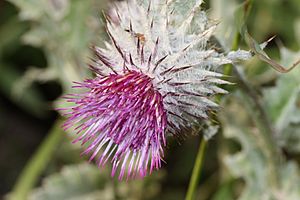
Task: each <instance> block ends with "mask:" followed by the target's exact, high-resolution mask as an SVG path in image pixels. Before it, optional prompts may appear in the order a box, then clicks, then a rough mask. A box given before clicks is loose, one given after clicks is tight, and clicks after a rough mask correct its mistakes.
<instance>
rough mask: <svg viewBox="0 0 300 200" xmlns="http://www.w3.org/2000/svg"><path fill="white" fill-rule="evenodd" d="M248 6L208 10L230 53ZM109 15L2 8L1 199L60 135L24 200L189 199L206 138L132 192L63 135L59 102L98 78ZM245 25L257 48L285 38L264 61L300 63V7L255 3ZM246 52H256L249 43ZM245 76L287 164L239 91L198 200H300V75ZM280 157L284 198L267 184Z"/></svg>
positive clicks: (171, 148)
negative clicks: (96, 52) (96, 51)
mask: <svg viewBox="0 0 300 200" xmlns="http://www.w3.org/2000/svg"><path fill="white" fill-rule="evenodd" d="M242 2H243V1H235V0H226V1H225V0H210V1H205V3H204V5H203V6H202V7H203V8H204V9H207V12H208V15H209V16H210V18H211V19H216V20H218V21H220V22H221V23H220V24H219V29H218V31H219V32H218V35H217V38H218V39H219V40H220V42H221V43H222V44H223V45H224V46H225V47H226V48H228V49H230V48H231V43H232V37H233V36H234V34H235V32H236V29H237V28H236V27H235V23H234V11H235V9H236V8H237V7H238V5H240V3H242ZM107 6H108V4H107V1H103V0H102V1H99V0H98V1H97V0H85V1H82V0H9V1H3V0H2V1H0V177H1V178H0V180H1V181H0V199H1V198H4V197H5V196H6V195H7V194H8V193H9V192H11V190H12V188H14V186H15V184H16V181H17V180H18V177H20V174H21V172H22V170H23V169H24V167H25V165H26V163H28V161H29V160H30V159H31V158H32V156H33V154H34V152H36V151H37V149H38V147H39V146H40V144H41V142H42V141H43V139H44V138H45V137H46V136H47V135H48V134H49V132H51V131H52V132H53V131H55V132H57V136H56V137H57V138H56V141H57V142H55V146H54V147H53V148H52V149H51V147H50V148H49V149H50V150H49V149H48V150H49V151H50V152H51V153H49V154H48V155H50V157H49V158H46V159H44V162H45V164H46V166H44V167H42V169H41V174H38V175H39V176H38V177H37V178H36V179H35V180H36V181H37V182H36V183H34V185H33V186H34V187H35V189H34V190H30V191H29V193H28V194H27V195H26V196H23V197H22V198H24V199H92V200H93V199H166V200H169V199H170V200H172V199H184V196H185V193H186V190H187V187H188V183H189V179H190V175H191V171H192V169H193V164H194V160H195V157H196V153H197V148H198V145H199V143H200V137H199V136H191V137H189V138H187V139H186V140H185V141H182V142H181V143H180V144H179V143H178V141H175V140H172V139H170V140H169V144H168V148H167V149H166V158H165V160H166V164H164V166H163V168H162V170H160V171H158V172H155V173H153V174H152V175H151V176H150V177H148V178H146V179H145V180H136V181H129V182H128V183H126V182H118V181H116V180H115V179H112V178H110V176H109V172H108V168H110V167H109V166H107V167H106V168H105V169H102V170H98V169H97V168H95V167H94V166H93V165H88V164H86V162H84V161H85V160H86V159H87V158H86V157H79V152H80V148H79V147H78V146H76V145H70V141H71V136H70V135H67V134H65V133H64V132H62V131H61V130H60V129H59V128H57V126H56V125H57V124H58V123H59V122H60V121H58V122H57V119H58V118H59V117H58V116H59V115H58V113H57V112H55V111H54V110H53V108H54V107H55V106H56V105H57V101H56V100H57V98H58V97H59V96H61V95H62V94H65V93H66V92H68V91H69V90H70V85H71V83H72V81H76V80H82V79H83V78H84V77H91V73H90V72H89V71H88V70H87V63H88V62H89V58H90V57H92V54H91V52H90V50H89V46H90V45H91V44H96V45H102V43H103V41H104V40H107V36H106V35H105V30H104V27H103V19H102V14H101V13H102V10H107ZM247 25H248V28H249V32H250V33H251V34H252V36H253V37H254V38H255V39H256V40H257V41H260V42H263V41H266V40H267V39H268V38H270V37H271V36H273V35H277V37H276V39H275V40H273V41H272V42H271V43H270V44H269V45H268V47H267V48H266V52H268V53H269V55H270V56H271V57H272V58H274V59H275V60H277V61H278V62H280V63H281V64H284V65H291V64H292V63H293V61H296V59H297V58H298V59H299V58H300V1H299V0H256V1H253V7H252V10H251V13H250V16H249V20H248V22H247ZM283 44H284V46H285V47H284V46H283ZM240 47H241V48H243V49H248V47H247V46H246V45H245V43H243V41H241V45H240ZM240 69H241V71H242V73H243V74H244V75H245V78H246V79H247V81H248V82H249V83H250V84H251V85H252V87H253V90H255V91H256V92H257V93H258V95H259V97H260V100H261V101H262V103H263V105H264V108H265V110H266V112H267V115H268V117H269V118H270V121H271V123H272V126H273V127H274V129H276V134H277V135H275V136H274V137H275V140H276V141H275V143H272V142H271V145H274V146H276V147H278V149H279V151H280V154H278V155H277V154H274V155H271V157H270V155H269V154H268V148H272V147H269V146H268V145H266V144H264V143H263V142H265V141H264V139H261V138H263V136H262V135H260V130H259V127H258V126H259V125H258V124H259V123H257V122H255V119H253V118H255V117H253V116H255V113H254V115H252V114H251V113H250V111H249V110H252V108H251V102H250V103H248V104H247V101H248V100H247V98H249V97H247V96H245V95H244V94H243V92H241V91H240V88H239V87H240V86H239V84H237V85H235V86H234V88H232V89H231V90H232V93H231V94H230V95H228V96H226V97H223V98H222V101H221V107H222V109H221V110H222V111H221V113H220V114H217V118H218V121H219V122H218V123H219V124H220V125H221V130H220V131H219V133H218V134H217V135H216V136H215V137H214V138H212V139H211V140H210V141H209V144H208V147H207V151H206V153H205V162H204V168H203V171H202V175H201V181H200V184H199V187H198V189H197V197H196V199H199V200H203V199H214V200H222V199H224V200H227V199H269V198H268V197H269V196H272V197H274V196H275V197H274V198H273V199H282V200H290V199H291V200H293V199H295V200H299V199H300V194H299V193H300V178H299V164H300V100H299V96H300V95H299V94H300V93H299V91H300V90H299V89H300V70H299V69H296V70H294V71H293V72H292V73H290V74H285V75H280V74H278V73H276V72H275V71H274V70H273V69H272V68H270V67H268V66H267V65H266V64H265V63H262V62H260V61H259V60H258V59H257V58H254V59H251V61H249V62H247V63H244V65H243V66H240ZM248 106H249V108H248ZM249 113H250V114H249ZM258 118H259V117H258ZM53 126H55V127H54V128H53ZM51 127H52V128H51ZM262 134H263V133H262ZM59 135H60V136H59ZM261 142H262V144H261ZM269 142H270V141H269ZM273 142H274V141H273ZM266 149H267V150H266ZM272 156H275V157H279V158H276V159H279V163H280V167H279V168H277V169H276V170H277V171H276V173H278V176H279V185H280V187H279V189H278V191H277V190H275V189H274V187H273V186H272V184H270V183H269V182H268V181H267V180H268V177H269V176H270V174H269V168H268V166H269V164H270V165H272V162H273V161H272V159H275V157H272ZM41 160H43V159H41ZM273 164H274V163H273ZM275 165H276V164H275ZM29 185H30V184H29ZM269 193H270V194H269Z"/></svg>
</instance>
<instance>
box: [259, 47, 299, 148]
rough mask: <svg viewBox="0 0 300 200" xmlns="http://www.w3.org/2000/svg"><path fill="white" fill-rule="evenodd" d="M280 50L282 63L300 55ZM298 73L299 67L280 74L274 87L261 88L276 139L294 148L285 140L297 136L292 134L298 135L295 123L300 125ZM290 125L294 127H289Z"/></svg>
mask: <svg viewBox="0 0 300 200" xmlns="http://www.w3.org/2000/svg"><path fill="white" fill-rule="evenodd" d="M280 52H281V63H282V64H283V65H289V64H291V63H292V62H293V61H294V60H295V58H297V57H298V58H299V57H300V52H292V51H290V50H288V49H286V48H281V49H280ZM299 74H300V68H299V67H298V68H295V69H294V70H292V71H291V72H289V73H287V74H280V75H279V76H278V79H277V81H276V85H275V86H274V87H271V88H266V89H264V90H263V94H264V102H265V106H266V110H267V112H268V114H269V115H270V117H271V120H272V122H273V124H274V126H275V129H276V131H277V134H278V137H279V139H278V141H279V142H280V143H281V145H283V146H284V147H286V148H287V149H289V148H291V149H294V150H295V149H299V148H298V147H296V148H295V147H292V146H289V145H288V144H289V142H287V140H288V141H290V138H299V137H296V136H293V135H299V134H298V132H299V130H296V129H295V125H296V124H299V125H300V107H299V105H297V104H298V102H299V100H300V98H299V95H300V79H299ZM291 125H293V126H294V128H292V127H290V126H291ZM292 131H294V132H292ZM299 152H300V151H299Z"/></svg>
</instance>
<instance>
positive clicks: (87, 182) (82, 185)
mask: <svg viewBox="0 0 300 200" xmlns="http://www.w3.org/2000/svg"><path fill="white" fill-rule="evenodd" d="M112 190H113V189H112V184H111V182H109V181H108V177H107V175H105V174H104V173H103V172H100V170H99V169H98V168H96V167H95V166H93V165H90V164H87V163H85V164H79V165H71V166H65V167H64V168H63V169H62V170H61V172H60V173H57V174H53V175H50V176H49V177H47V178H45V179H44V181H43V186H42V187H40V188H37V189H35V190H34V191H33V192H32V193H31V195H30V196H29V199H30V200H40V199H44V200H51V199H53V200H68V199H72V200H88V199H93V200H97V199H99V200H100V199H113V192H112Z"/></svg>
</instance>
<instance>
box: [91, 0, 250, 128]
mask: <svg viewBox="0 0 300 200" xmlns="http://www.w3.org/2000/svg"><path fill="white" fill-rule="evenodd" d="M201 4H202V0H190V1H184V0H165V1H164V0H128V1H122V2H118V3H115V4H114V5H113V6H112V9H111V10H110V11H109V14H108V16H107V22H106V29H107V33H108V35H109V37H110V39H111V43H105V48H100V47H95V54H96V56H97V58H98V60H96V61H95V63H94V64H93V69H94V71H95V72H96V74H98V76H106V75H109V74H110V73H116V74H124V73H125V72H126V71H128V70H135V71H139V72H142V73H144V74H146V75H148V76H149V77H151V78H152V79H153V85H154V87H155V88H156V89H157V90H158V91H159V92H160V93H161V95H162V96H163V98H164V99H163V106H164V109H165V110H166V111H167V119H168V127H167V130H168V132H169V133H173V134H176V133H179V132H181V131H182V130H183V129H189V128H192V127H193V126H194V124H195V123H198V122H199V121H201V120H202V119H207V118H208V112H209V111H210V110H214V109H216V108H217V106H218V105H217V104H216V103H214V102H213V101H212V100H211V96H213V95H215V94H218V93H226V91H225V90H223V89H221V88H220V87H218V85H220V84H227V83H228V82H227V81H225V80H222V79H221V78H222V76H223V74H222V73H219V72H218V68H219V67H220V66H221V65H224V64H228V63H232V62H234V61H235V60H238V59H248V58H249V57H250V56H251V55H250V53H249V52H246V51H241V50H239V51H236V52H230V53H229V54H224V53H219V52H218V51H217V50H215V48H213V45H211V44H209V39H210V38H211V37H212V36H213V35H214V33H215V30H216V27H217V25H216V23H214V22H212V21H211V20H209V19H208V18H207V16H206V13H205V12H204V11H202V10H201V8H200V6H201Z"/></svg>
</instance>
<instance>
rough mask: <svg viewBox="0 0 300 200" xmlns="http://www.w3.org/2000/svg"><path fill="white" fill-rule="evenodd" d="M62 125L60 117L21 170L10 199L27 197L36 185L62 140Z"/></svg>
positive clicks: (22, 199)
mask: <svg viewBox="0 0 300 200" xmlns="http://www.w3.org/2000/svg"><path fill="white" fill-rule="evenodd" d="M60 126H61V120H60V119H58V120H57V121H56V122H55V123H54V125H53V127H52V128H51V130H50V132H49V133H48V135H47V136H46V138H45V139H44V141H43V142H42V144H41V145H40V146H39V147H38V149H37V151H36V152H35V154H34V155H33V157H32V158H31V159H30V161H29V162H28V163H27V164H26V166H25V168H24V169H23V171H22V172H21V175H20V176H19V178H18V180H17V182H16V184H15V186H14V188H13V190H12V192H11V194H10V195H9V196H8V199H9V200H25V199H27V196H28V194H29V192H30V190H31V189H32V188H33V187H34V186H35V184H36V182H37V180H38V178H39V177H40V175H41V173H42V172H43V171H44V169H45V167H46V166H47V164H48V163H49V161H50V159H51V157H52V155H53V153H54V151H55V149H56V148H57V144H58V143H59V142H60V141H61V138H62V136H63V134H62V130H61V127H60Z"/></svg>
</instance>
